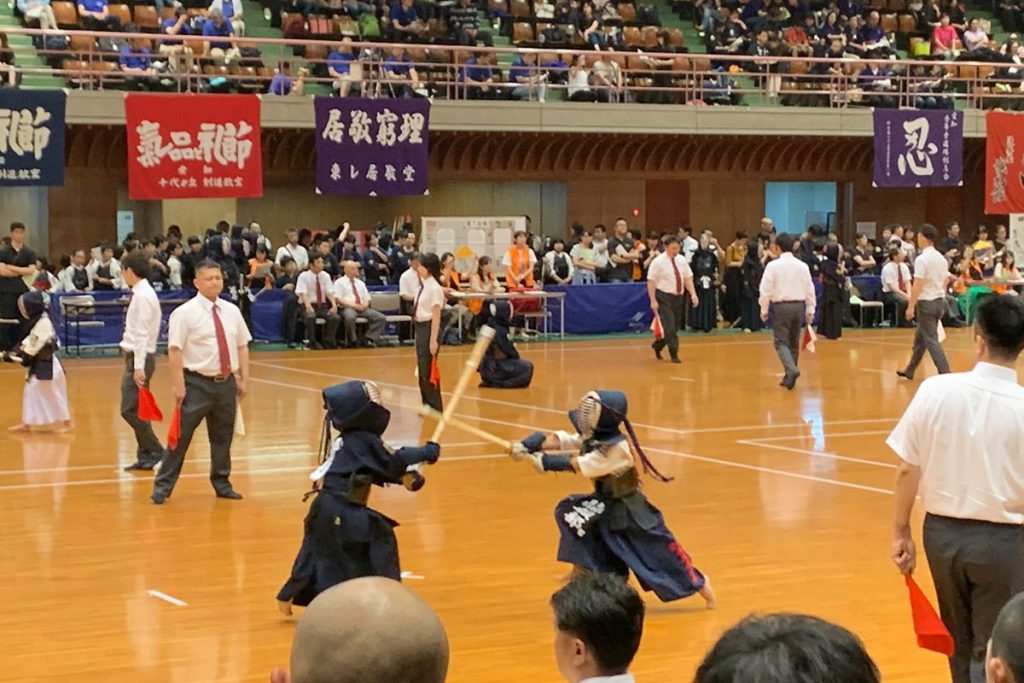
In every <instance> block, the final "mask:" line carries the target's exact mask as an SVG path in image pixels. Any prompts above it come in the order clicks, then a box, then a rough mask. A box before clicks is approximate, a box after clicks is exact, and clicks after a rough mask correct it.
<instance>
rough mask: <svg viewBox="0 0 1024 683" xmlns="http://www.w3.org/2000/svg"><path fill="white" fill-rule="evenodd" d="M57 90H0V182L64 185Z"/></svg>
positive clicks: (63, 98)
mask: <svg viewBox="0 0 1024 683" xmlns="http://www.w3.org/2000/svg"><path fill="white" fill-rule="evenodd" d="M66 99H67V98H66V96H65V95H64V92H63V91H60V90H14V89H6V88H5V89H3V90H0V185H63V184H64V104H65V102H66Z"/></svg>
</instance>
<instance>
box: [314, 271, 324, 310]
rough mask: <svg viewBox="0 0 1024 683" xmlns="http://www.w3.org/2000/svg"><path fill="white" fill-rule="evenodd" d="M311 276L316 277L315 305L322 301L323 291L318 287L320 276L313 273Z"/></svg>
mask: <svg viewBox="0 0 1024 683" xmlns="http://www.w3.org/2000/svg"><path fill="white" fill-rule="evenodd" d="M313 277H314V278H316V305H317V306H319V305H320V304H322V303H323V302H324V292H323V290H322V289H320V276H319V275H314V276H313Z"/></svg>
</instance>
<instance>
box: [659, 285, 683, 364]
mask: <svg viewBox="0 0 1024 683" xmlns="http://www.w3.org/2000/svg"><path fill="white" fill-rule="evenodd" d="M683 299H684V296H683V295H682V294H669V293H668V292H663V291H661V290H660V289H659V290H656V291H655V292H654V300H655V301H657V302H658V317H659V318H661V327H662V329H663V330H664V331H665V336H664V337H662V338H661V339H659V340H658V341H656V342H654V348H655V349H657V350H658V351H660V350H662V349H664V348H665V347H668V352H669V355H671V356H672V357H673V358H678V357H679V327H680V326H681V325H682V322H683Z"/></svg>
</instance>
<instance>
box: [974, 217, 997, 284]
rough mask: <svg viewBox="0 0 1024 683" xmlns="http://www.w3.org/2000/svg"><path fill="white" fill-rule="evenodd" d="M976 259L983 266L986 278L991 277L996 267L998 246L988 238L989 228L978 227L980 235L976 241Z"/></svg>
mask: <svg viewBox="0 0 1024 683" xmlns="http://www.w3.org/2000/svg"><path fill="white" fill-rule="evenodd" d="M973 246H974V258H975V260H976V261H977V262H978V263H979V264H980V265H981V270H982V273H984V275H985V277H991V276H992V271H993V270H995V267H996V258H995V256H996V245H995V244H993V243H992V241H991V240H989V238H988V228H987V227H985V226H984V225H979V226H978V235H977V238H976V239H975V240H974V245H973Z"/></svg>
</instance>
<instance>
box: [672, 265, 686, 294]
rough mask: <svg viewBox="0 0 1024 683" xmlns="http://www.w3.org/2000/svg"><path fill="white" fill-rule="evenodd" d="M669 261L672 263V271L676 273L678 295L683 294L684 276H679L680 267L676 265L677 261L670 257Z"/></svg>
mask: <svg viewBox="0 0 1024 683" xmlns="http://www.w3.org/2000/svg"><path fill="white" fill-rule="evenodd" d="M669 261H671V262H672V270H674V271H675V272H676V294H682V293H683V276H682V275H680V274H679V266H677V265H676V260H675V259H674V258H672V257H669Z"/></svg>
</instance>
